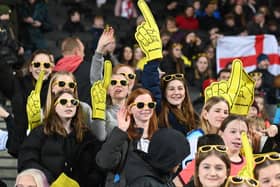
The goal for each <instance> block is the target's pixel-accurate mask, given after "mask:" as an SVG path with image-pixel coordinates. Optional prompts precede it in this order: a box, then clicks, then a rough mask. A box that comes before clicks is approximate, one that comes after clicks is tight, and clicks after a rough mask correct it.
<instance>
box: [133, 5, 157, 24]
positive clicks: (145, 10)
mask: <svg viewBox="0 0 280 187" xmlns="http://www.w3.org/2000/svg"><path fill="white" fill-rule="evenodd" d="M137 5H138V7H139V9H140V11H141V13H142V15H143V17H144V19H145V21H146V22H147V23H148V24H149V25H150V26H151V27H153V28H154V29H157V30H158V26H157V23H156V21H155V19H154V16H153V14H152V12H151V10H150V8H149V7H148V5H147V3H146V2H145V0H138V2H137Z"/></svg>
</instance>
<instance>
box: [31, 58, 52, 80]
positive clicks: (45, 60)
mask: <svg viewBox="0 0 280 187" xmlns="http://www.w3.org/2000/svg"><path fill="white" fill-rule="evenodd" d="M36 62H39V63H41V64H40V66H39V67H35V66H36V65H37V63H36ZM44 63H46V64H48V63H50V67H49V68H46V67H45V65H44ZM53 67H54V64H53V62H52V61H51V59H50V57H49V56H48V55H46V54H44V53H39V54H37V55H36V56H35V57H34V58H33V60H32V63H31V64H30V65H29V72H30V73H31V74H32V76H33V78H34V79H35V80H37V79H38V77H39V74H40V71H45V75H44V80H46V79H48V77H49V75H50V74H51V73H52V69H53Z"/></svg>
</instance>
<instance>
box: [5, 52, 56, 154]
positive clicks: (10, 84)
mask: <svg viewBox="0 0 280 187" xmlns="http://www.w3.org/2000/svg"><path fill="white" fill-rule="evenodd" d="M53 66H54V62H53V56H52V54H51V53H49V52H48V51H46V50H37V51H35V52H34V53H33V54H32V56H31V58H30V59H29V60H28V61H27V62H26V63H25V65H24V66H23V68H22V69H21V70H20V71H19V72H17V74H16V76H15V75H14V74H13V73H11V72H10V71H9V68H10V67H5V68H6V69H5V71H2V72H1V76H2V77H1V80H2V81H3V84H1V87H2V89H4V90H3V93H4V95H5V96H6V97H7V98H8V99H10V100H11V103H12V109H13V114H14V122H15V124H16V125H15V129H14V133H15V135H12V133H10V136H9V142H10V144H9V145H8V151H9V153H10V154H12V155H13V156H14V157H17V154H18V150H19V147H20V145H21V143H22V142H23V140H24V138H25V137H26V130H27V127H28V119H27V112H26V103H27V97H28V96H29V95H30V93H31V91H32V90H34V88H35V84H36V81H37V79H38V77H39V73H40V72H41V71H44V72H45V75H44V82H43V85H42V89H41V92H40V97H41V103H43V104H44V103H45V100H46V96H47V89H48V84H49V77H50V74H51V73H52V68H53ZM3 68H4V67H3Z"/></svg>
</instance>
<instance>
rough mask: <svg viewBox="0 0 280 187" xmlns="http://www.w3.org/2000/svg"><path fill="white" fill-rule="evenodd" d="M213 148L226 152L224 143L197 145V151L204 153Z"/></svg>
mask: <svg viewBox="0 0 280 187" xmlns="http://www.w3.org/2000/svg"><path fill="white" fill-rule="evenodd" d="M213 149H215V150H216V151H219V152H227V147H226V146H224V145H204V146H201V147H199V149H198V152H200V153H205V152H209V151H212V150H213Z"/></svg>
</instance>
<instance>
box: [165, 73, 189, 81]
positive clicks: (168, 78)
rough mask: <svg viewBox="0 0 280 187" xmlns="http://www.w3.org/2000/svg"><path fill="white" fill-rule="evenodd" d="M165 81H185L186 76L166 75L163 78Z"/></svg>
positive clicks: (178, 74) (177, 74)
mask: <svg viewBox="0 0 280 187" xmlns="http://www.w3.org/2000/svg"><path fill="white" fill-rule="evenodd" d="M162 79H163V80H164V81H167V82H168V81H171V80H174V79H180V80H181V79H184V75H183V74H182V73H176V74H171V75H166V76H164V77H163V78H162Z"/></svg>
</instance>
